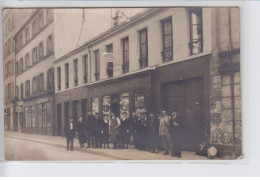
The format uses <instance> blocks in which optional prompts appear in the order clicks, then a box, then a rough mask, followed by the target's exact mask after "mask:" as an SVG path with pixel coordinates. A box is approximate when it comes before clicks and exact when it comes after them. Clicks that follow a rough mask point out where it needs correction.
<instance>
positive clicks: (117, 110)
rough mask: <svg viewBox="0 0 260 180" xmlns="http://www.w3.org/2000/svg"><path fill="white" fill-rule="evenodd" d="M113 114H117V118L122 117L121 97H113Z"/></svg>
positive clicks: (115, 95)
mask: <svg viewBox="0 0 260 180" xmlns="http://www.w3.org/2000/svg"><path fill="white" fill-rule="evenodd" d="M111 112H113V113H115V115H116V116H117V117H120V106H119V95H118V94H114V95H111Z"/></svg>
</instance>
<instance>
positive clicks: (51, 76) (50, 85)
mask: <svg viewBox="0 0 260 180" xmlns="http://www.w3.org/2000/svg"><path fill="white" fill-rule="evenodd" d="M47 89H48V90H53V89H54V69H53V68H50V69H48V71H47Z"/></svg>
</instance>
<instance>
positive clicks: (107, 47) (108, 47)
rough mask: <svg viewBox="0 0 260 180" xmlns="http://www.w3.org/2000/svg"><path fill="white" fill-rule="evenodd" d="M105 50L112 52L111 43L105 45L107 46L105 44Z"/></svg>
mask: <svg viewBox="0 0 260 180" xmlns="http://www.w3.org/2000/svg"><path fill="white" fill-rule="evenodd" d="M106 51H107V52H108V53H113V44H109V45H107V46H106Z"/></svg>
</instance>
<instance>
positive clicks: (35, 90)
mask: <svg viewBox="0 0 260 180" xmlns="http://www.w3.org/2000/svg"><path fill="white" fill-rule="evenodd" d="M36 92H37V77H36V76H34V77H33V79H32V94H33V95H34V94H36Z"/></svg>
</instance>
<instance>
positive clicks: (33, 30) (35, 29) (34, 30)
mask: <svg viewBox="0 0 260 180" xmlns="http://www.w3.org/2000/svg"><path fill="white" fill-rule="evenodd" d="M36 33H37V26H36V20H34V21H33V22H32V36H33V37H34V36H35V35H36Z"/></svg>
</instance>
